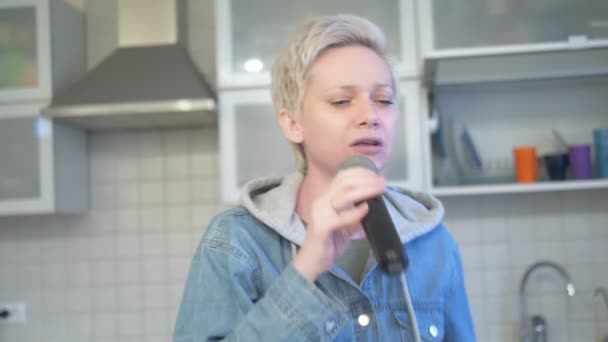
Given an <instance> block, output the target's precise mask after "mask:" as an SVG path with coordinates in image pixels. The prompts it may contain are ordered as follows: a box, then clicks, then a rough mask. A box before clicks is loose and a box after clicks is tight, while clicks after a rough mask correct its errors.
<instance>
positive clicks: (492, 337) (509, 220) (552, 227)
mask: <svg viewBox="0 0 608 342" xmlns="http://www.w3.org/2000/svg"><path fill="white" fill-rule="evenodd" d="M442 200H443V202H444V205H445V206H446V208H447V216H446V225H447V226H448V228H449V229H450V230H451V231H452V233H453V234H454V236H455V237H456V239H457V240H458V242H459V244H460V248H461V252H462V256H463V262H464V267H465V276H466V281H467V287H468V288H467V290H468V293H469V297H470V301H471V308H472V311H473V316H474V320H475V325H476V329H477V333H478V337H479V340H480V341H517V340H518V336H519V335H518V334H519V306H518V298H519V297H518V289H519V282H520V280H521V277H522V276H523V273H524V272H525V269H526V268H527V267H528V266H529V265H530V264H532V263H534V262H535V261H538V260H541V259H545V260H552V261H556V262H558V263H560V264H562V265H563V266H564V267H565V268H566V269H567V271H568V272H569V274H570V275H571V277H572V278H573V280H574V282H575V285H576V287H577V291H578V292H577V295H576V296H575V297H572V298H569V299H568V298H566V295H565V287H564V285H563V284H564V283H563V281H562V280H561V278H559V276H557V275H556V274H555V273H554V272H552V271H542V272H541V271H539V272H537V274H536V275H535V276H533V277H532V278H531V281H530V283H529V284H528V293H529V295H528V298H529V313H530V314H538V313H540V314H542V315H543V316H544V317H545V319H546V320H547V322H548V324H547V326H548V334H549V340H550V341H589V342H591V341H601V338H603V337H604V336H608V334H606V333H607V332H608V321H607V320H606V317H607V316H608V312H607V308H606V307H604V305H603V303H602V302H601V301H600V300H599V299H598V298H594V297H593V290H594V289H595V287H597V286H600V285H603V286H608V253H607V252H606V251H607V250H608V238H606V237H607V235H608V224H606V223H607V222H606V220H607V219H608V191H607V190H590V191H575V192H559V193H538V194H513V195H486V196H477V197H461V198H444V199H442ZM475 208H479V209H478V211H479V212H475V211H476V209H475Z"/></svg>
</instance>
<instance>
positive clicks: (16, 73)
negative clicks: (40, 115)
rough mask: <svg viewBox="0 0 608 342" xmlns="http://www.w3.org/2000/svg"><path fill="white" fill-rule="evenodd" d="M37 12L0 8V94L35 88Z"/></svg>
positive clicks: (36, 70) (27, 9)
mask: <svg viewBox="0 0 608 342" xmlns="http://www.w3.org/2000/svg"><path fill="white" fill-rule="evenodd" d="M36 39H37V37H36V9H35V8H34V7H10V8H0V90H1V89H16V88H35V87H37V86H38V64H37V58H38V56H37V54H38V52H37V49H36V46H37V42H36Z"/></svg>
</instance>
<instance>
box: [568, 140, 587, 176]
mask: <svg viewBox="0 0 608 342" xmlns="http://www.w3.org/2000/svg"><path fill="white" fill-rule="evenodd" d="M568 157H569V159H570V171H571V173H572V178H573V179H589V178H591V145H588V144H582V145H571V146H569V147H568Z"/></svg>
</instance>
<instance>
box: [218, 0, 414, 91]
mask: <svg viewBox="0 0 608 342" xmlns="http://www.w3.org/2000/svg"><path fill="white" fill-rule="evenodd" d="M413 12H414V6H413V4H412V0H385V1H381V2H370V1H366V0H333V1H323V0H309V1H281V0H258V1H249V0H230V1H216V14H217V15H216V17H217V22H218V27H217V33H218V35H217V43H218V58H217V60H218V67H219V81H220V85H221V86H222V87H230V86H238V85H262V84H264V85H267V84H269V82H270V76H269V72H270V68H271V67H272V62H273V58H274V55H275V54H276V52H277V50H278V49H279V48H280V47H281V45H282V44H283V43H284V41H285V39H286V38H287V37H288V35H289V34H290V33H291V32H293V31H294V30H295V28H296V27H297V26H298V25H300V24H302V23H303V21H304V20H306V19H307V18H310V17H313V16H318V15H331V14H340V13H350V14H355V15H360V16H363V17H366V18H368V19H370V20H371V21H373V22H374V23H376V24H378V25H379V26H380V27H381V28H382V29H383V30H384V32H385V34H386V39H387V43H388V46H389V52H390V54H391V55H392V56H393V58H394V59H395V60H397V61H399V62H400V66H399V67H400V71H401V74H402V76H413V75H412V74H413V73H414V72H415V66H416V61H415V58H416V51H415V47H416V45H415V41H414V40H415V34H414V29H415V27H414V23H413V21H414V13H413Z"/></svg>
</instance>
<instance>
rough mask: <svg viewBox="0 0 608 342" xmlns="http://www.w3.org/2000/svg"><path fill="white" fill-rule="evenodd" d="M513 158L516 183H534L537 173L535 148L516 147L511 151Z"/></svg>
mask: <svg viewBox="0 0 608 342" xmlns="http://www.w3.org/2000/svg"><path fill="white" fill-rule="evenodd" d="M513 158H514V159H515V179H517V182H518V183H533V182H536V176H537V172H538V164H537V162H536V147H534V146H517V147H515V148H514V149H513Z"/></svg>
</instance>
